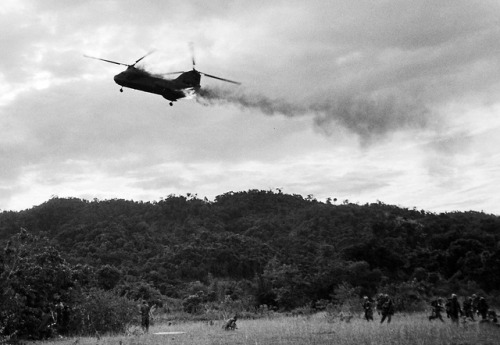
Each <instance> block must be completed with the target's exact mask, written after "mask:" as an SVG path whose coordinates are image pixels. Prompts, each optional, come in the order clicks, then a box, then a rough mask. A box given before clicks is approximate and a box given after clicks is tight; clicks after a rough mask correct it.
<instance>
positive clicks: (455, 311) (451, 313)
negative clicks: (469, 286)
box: [447, 294, 463, 324]
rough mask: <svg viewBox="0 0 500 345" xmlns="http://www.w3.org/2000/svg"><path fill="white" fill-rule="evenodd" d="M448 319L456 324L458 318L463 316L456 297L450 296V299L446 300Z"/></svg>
mask: <svg viewBox="0 0 500 345" xmlns="http://www.w3.org/2000/svg"><path fill="white" fill-rule="evenodd" d="M447 307H448V309H447V313H448V317H449V318H451V321H452V322H455V323H457V324H458V318H459V316H460V315H463V312H462V308H460V303H459V302H458V298H457V295H455V294H452V295H451V298H450V299H449V300H448V306H447Z"/></svg>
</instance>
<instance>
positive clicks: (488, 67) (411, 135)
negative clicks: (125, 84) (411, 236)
mask: <svg viewBox="0 0 500 345" xmlns="http://www.w3.org/2000/svg"><path fill="white" fill-rule="evenodd" d="M0 30H1V32H2V35H0V44H1V48H2V57H1V59H0V130H1V135H0V210H21V209H26V208H30V207H32V206H34V205H38V204H41V203H43V202H45V201H47V200H48V199H50V198H51V197H53V196H59V197H77V198H84V199H89V200H92V199H94V198H98V199H111V198H123V199H132V200H137V201H138V200H143V201H153V200H160V199H161V198H162V197H166V196H168V195H170V194H177V195H179V194H181V195H186V194H187V193H192V194H197V195H198V197H200V198H203V197H207V198H208V199H210V200H212V199H213V198H214V197H215V196H217V195H220V194H223V193H226V192H229V191H245V190H248V189H262V190H276V189H277V188H279V189H281V190H282V191H283V192H284V193H290V194H301V195H303V196H304V197H306V196H307V195H311V194H312V195H313V196H314V197H316V198H317V199H318V200H321V201H324V200H325V199H326V198H328V197H331V198H332V199H333V198H337V199H338V201H337V202H342V201H344V200H349V201H350V202H358V203H361V204H364V203H367V202H368V203H371V202H377V200H379V201H382V202H384V203H387V204H395V205H399V206H402V207H408V208H413V207H417V208H418V209H424V210H427V211H432V212H447V211H457V210H458V211H467V210H474V211H484V212H487V213H494V214H500V151H499V147H500V60H499V58H500V2H498V0H491V1H488V0H480V1H479V0H478V1H474V0H463V1H462V0H449V1H447V0H440V1H434V0H429V1H423V0H417V1H415V0H408V1H406V0H396V1H394V0H391V1H384V0H381V1H371V0H370V1H368V0H367V1H353V0H345V1H342V0H341V1H339V0H336V1H290V0H287V1H269V0H266V1H253V0H252V1H165V0H161V1H160V0H158V1H143V0H142V1H124V0H115V1H63V0H60V1H49V0H44V1H26V0H7V1H2V6H1V7H0ZM189 42H193V43H194V48H195V56H196V63H197V65H196V67H197V69H198V70H200V71H203V72H206V73H209V74H213V75H216V76H220V77H223V78H228V79H232V80H237V81H240V82H242V85H241V86H236V85H233V84H229V83H223V82H221V81H218V80H214V79H209V78H202V81H201V84H202V88H205V91H204V95H205V96H204V97H203V98H198V99H195V98H193V99H187V100H186V99H185V100H179V101H178V102H177V103H176V104H175V105H174V106H173V107H170V106H169V104H168V101H166V100H165V99H163V98H162V97H161V96H158V95H153V94H147V93H143V92H139V91H135V90H131V89H125V90H124V92H123V93H120V92H119V88H120V87H119V86H118V85H117V84H115V83H114V81H113V76H114V75H115V74H118V73H119V72H121V71H122V70H123V69H124V67H123V66H117V65H113V64H108V63H105V62H102V61H98V60H91V59H86V58H84V57H83V54H88V55H92V56H98V57H102V58H105V59H110V60H114V61H119V62H123V63H133V62H134V61H135V60H137V59H138V58H140V57H141V56H143V55H145V54H146V53H148V52H149V51H151V50H153V49H155V53H154V54H152V55H150V56H148V57H147V58H145V59H144V60H143V61H141V63H140V64H141V66H142V67H144V68H146V69H148V70H150V71H152V72H169V71H178V70H189V69H190V68H191V53H190V49H189Z"/></svg>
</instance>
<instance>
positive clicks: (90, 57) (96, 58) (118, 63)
mask: <svg viewBox="0 0 500 345" xmlns="http://www.w3.org/2000/svg"><path fill="white" fill-rule="evenodd" d="M83 56H85V57H86V58H89V59H95V60H101V61H104V62H109V63H114V64H115V65H122V66H130V65H127V64H125V63H121V62H116V61H111V60H106V59H101V58H98V57H93V56H88V55H83Z"/></svg>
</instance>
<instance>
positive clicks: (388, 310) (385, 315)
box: [380, 294, 394, 323]
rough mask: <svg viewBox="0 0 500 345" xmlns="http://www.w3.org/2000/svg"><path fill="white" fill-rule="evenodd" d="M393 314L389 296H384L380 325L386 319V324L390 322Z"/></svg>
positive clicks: (392, 305)
mask: <svg viewBox="0 0 500 345" xmlns="http://www.w3.org/2000/svg"><path fill="white" fill-rule="evenodd" d="M393 314H394V304H393V303H392V299H391V298H390V297H389V295H387V294H385V295H384V304H383V305H382V320H380V323H383V322H384V321H385V319H387V323H390V322H391V317H392V315H393Z"/></svg>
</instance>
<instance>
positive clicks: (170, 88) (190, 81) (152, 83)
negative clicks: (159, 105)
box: [84, 52, 241, 106]
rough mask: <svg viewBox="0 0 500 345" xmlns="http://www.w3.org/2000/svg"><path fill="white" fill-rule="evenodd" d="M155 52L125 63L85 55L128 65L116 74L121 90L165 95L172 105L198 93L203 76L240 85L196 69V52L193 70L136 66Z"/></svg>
mask: <svg viewBox="0 0 500 345" xmlns="http://www.w3.org/2000/svg"><path fill="white" fill-rule="evenodd" d="M151 53H153V52H149V53H147V54H146V55H144V56H143V57H141V58H140V59H138V60H136V61H135V62H134V63H133V64H130V65H128V64H125V63H121V62H117V61H111V60H106V59H101V58H98V57H93V56H88V55H84V56H85V57H87V58H91V59H96V60H101V61H105V62H109V63H112V64H115V65H122V66H127V69H126V70H125V71H123V72H121V73H119V74H117V75H115V77H114V80H115V82H116V83H117V84H118V85H120V86H121V88H120V92H123V88H124V87H128V88H131V89H135V90H140V91H144V92H150V93H154V94H157V95H161V96H163V97H164V98H165V99H167V100H169V101H170V105H171V106H172V105H173V104H174V103H173V102H175V101H177V100H178V99H180V98H184V97H186V96H187V95H189V94H192V93H193V92H194V93H196V92H198V91H199V90H200V88H201V86H200V80H201V76H202V75H204V76H205V77H209V78H214V79H218V80H222V81H225V82H228V83H233V84H237V85H240V84H241V83H238V82H236V81H233V80H229V79H224V78H220V77H216V76H214V75H210V74H207V73H204V72H201V71H198V70H196V68H195V66H196V62H195V60H194V54H192V59H191V60H192V63H193V69H192V70H191V71H187V72H185V71H180V72H170V73H165V74H153V73H150V72H148V71H146V70H144V69H142V68H140V67H135V65H137V63H139V62H140V61H141V60H142V59H144V58H145V57H146V56H148V55H150V54H151ZM170 74H180V76H178V77H177V78H175V79H166V78H164V77H163V76H165V75H170Z"/></svg>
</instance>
